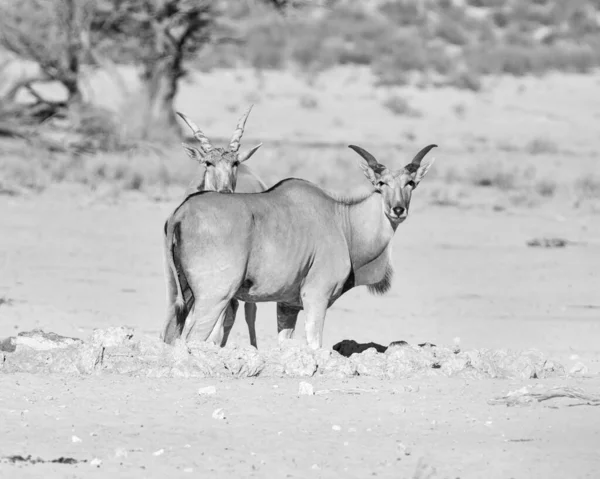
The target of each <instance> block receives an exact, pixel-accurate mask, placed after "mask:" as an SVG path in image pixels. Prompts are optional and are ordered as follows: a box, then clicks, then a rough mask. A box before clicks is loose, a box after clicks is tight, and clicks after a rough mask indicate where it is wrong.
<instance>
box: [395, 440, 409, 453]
mask: <svg viewBox="0 0 600 479" xmlns="http://www.w3.org/2000/svg"><path fill="white" fill-rule="evenodd" d="M396 445H397V446H398V451H399V452H400V454H403V455H405V456H410V454H411V449H410V447H408V446H406V445H405V444H404V443H403V442H400V441H398V442H397V444H396Z"/></svg>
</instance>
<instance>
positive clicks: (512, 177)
mask: <svg viewBox="0 0 600 479" xmlns="http://www.w3.org/2000/svg"><path fill="white" fill-rule="evenodd" d="M467 177H468V179H469V182H470V183H472V184H473V185H476V186H483V187H495V188H499V189H501V190H512V189H514V188H515V187H516V184H517V173H516V172H515V170H514V169H513V168H507V167H505V166H504V165H502V164H501V163H487V162H485V163H484V162H480V163H478V164H477V165H476V166H473V167H471V168H469V169H468V170H467Z"/></svg>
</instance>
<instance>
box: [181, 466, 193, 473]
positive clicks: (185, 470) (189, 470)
mask: <svg viewBox="0 0 600 479" xmlns="http://www.w3.org/2000/svg"><path fill="white" fill-rule="evenodd" d="M183 472H194V469H192V468H191V467H186V468H185V469H184V470H183Z"/></svg>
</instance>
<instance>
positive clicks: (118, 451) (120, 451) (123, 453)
mask: <svg viewBox="0 0 600 479" xmlns="http://www.w3.org/2000/svg"><path fill="white" fill-rule="evenodd" d="M127 455H128V453H127V449H123V448H122V447H119V448H117V449H115V457H127Z"/></svg>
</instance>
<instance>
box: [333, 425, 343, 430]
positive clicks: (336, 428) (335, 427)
mask: <svg viewBox="0 0 600 479" xmlns="http://www.w3.org/2000/svg"><path fill="white" fill-rule="evenodd" d="M331 429H333V430H334V431H341V430H342V428H341V427H340V426H338V425H337V424H334V425H333V426H331Z"/></svg>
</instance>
